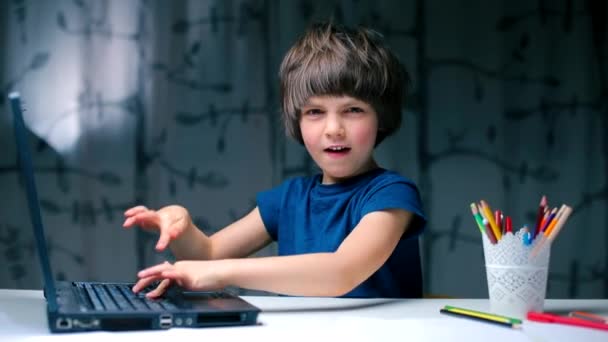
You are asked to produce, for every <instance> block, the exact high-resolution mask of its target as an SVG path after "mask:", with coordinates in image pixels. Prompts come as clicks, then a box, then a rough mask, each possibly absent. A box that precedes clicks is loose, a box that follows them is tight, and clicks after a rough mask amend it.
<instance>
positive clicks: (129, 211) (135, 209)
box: [125, 205, 148, 216]
mask: <svg viewBox="0 0 608 342" xmlns="http://www.w3.org/2000/svg"><path fill="white" fill-rule="evenodd" d="M146 210H148V208H146V207H145V206H143V205H138V206H136V207H133V208H130V209H127V210H126V211H125V216H132V215H135V214H137V213H141V212H143V211H146Z"/></svg>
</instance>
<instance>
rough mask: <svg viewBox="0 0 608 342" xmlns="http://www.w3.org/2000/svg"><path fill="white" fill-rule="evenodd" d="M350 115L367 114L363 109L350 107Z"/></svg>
mask: <svg viewBox="0 0 608 342" xmlns="http://www.w3.org/2000/svg"><path fill="white" fill-rule="evenodd" d="M346 111H347V112H348V113H363V112H365V111H364V110H363V108H361V107H350V108H348V109H347V110H346Z"/></svg>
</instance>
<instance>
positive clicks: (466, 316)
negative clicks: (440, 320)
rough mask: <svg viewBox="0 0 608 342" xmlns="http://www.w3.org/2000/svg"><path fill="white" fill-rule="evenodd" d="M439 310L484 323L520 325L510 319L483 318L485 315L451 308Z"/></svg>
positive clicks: (506, 325) (515, 326)
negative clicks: (471, 313) (481, 315)
mask: <svg viewBox="0 0 608 342" xmlns="http://www.w3.org/2000/svg"><path fill="white" fill-rule="evenodd" d="M439 312H440V313H442V314H445V315H451V316H455V317H460V318H466V319H471V320H474V321H479V322H484V323H490V324H496V325H500V326H503V327H507V328H517V327H519V325H517V324H513V323H511V322H508V321H503V320H497V319H491V318H483V317H480V316H474V315H469V314H465V313H460V312H456V311H451V310H446V309H441V310H439Z"/></svg>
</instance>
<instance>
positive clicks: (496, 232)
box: [481, 200, 502, 241]
mask: <svg viewBox="0 0 608 342" xmlns="http://www.w3.org/2000/svg"><path fill="white" fill-rule="evenodd" d="M481 209H482V210H483V212H484V214H485V215H484V216H485V217H486V219H487V220H488V222H489V223H490V227H491V228H492V231H493V232H494V236H496V241H498V240H500V238H502V232H501V231H500V229H498V225H497V224H496V221H495V220H494V215H493V214H492V208H490V206H489V205H488V203H487V202H486V201H484V200H481Z"/></svg>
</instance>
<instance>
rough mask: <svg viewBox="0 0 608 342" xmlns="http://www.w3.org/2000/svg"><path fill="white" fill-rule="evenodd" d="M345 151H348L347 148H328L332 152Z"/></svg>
mask: <svg viewBox="0 0 608 342" xmlns="http://www.w3.org/2000/svg"><path fill="white" fill-rule="evenodd" d="M345 149H346V147H342V146H333V147H330V148H328V150H330V151H342V150H345Z"/></svg>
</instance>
